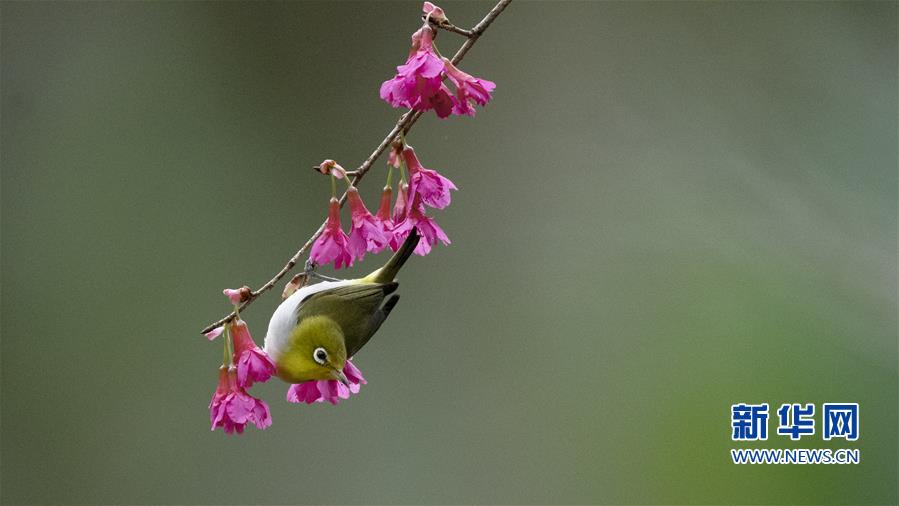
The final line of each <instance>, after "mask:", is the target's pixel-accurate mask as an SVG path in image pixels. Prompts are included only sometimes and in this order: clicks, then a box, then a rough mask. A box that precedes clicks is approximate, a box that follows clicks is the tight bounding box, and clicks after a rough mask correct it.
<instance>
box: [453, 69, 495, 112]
mask: <svg viewBox="0 0 899 506" xmlns="http://www.w3.org/2000/svg"><path fill="white" fill-rule="evenodd" d="M443 62H444V64H445V66H446V68H445V70H446V75H447V77H449V79H450V81H452V82H453V85H455V87H456V97H455V103H454V106H453V113H455V114H458V115H462V114H465V115H468V116H474V114H475V111H474V107H472V106H471V102H470V101H474V102H475V103H477V104H478V105H482V106H484V105H487V102H489V101H490V92H492V91H493V90H494V89H496V84H495V83H494V82H493V81H488V80H486V79H478V78H477V77H472V76H471V75H470V74H466V73H465V72H462V71H461V70H459V69H458V68H457V67H456V66H455V65H453V63H452V62H451V61H449V60H447V59H446V58H444V59H443Z"/></svg>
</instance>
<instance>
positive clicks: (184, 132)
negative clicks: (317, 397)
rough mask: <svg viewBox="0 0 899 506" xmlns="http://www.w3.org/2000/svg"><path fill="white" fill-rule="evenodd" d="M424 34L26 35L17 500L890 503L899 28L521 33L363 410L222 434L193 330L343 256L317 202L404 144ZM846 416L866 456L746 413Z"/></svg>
mask: <svg viewBox="0 0 899 506" xmlns="http://www.w3.org/2000/svg"><path fill="white" fill-rule="evenodd" d="M490 6H491V4H490V3H454V2H453V3H446V4H444V5H443V7H444V8H445V9H446V11H447V14H448V15H449V17H450V18H451V19H452V20H453V21H454V22H456V23H457V24H459V25H461V26H471V25H473V24H474V23H475V22H477V21H478V20H479V19H480V18H481V17H482V16H483V15H484V13H486V11H487V10H488V9H489V8H490ZM418 12H419V3H417V2H416V3H382V2H372V3H305V2H296V3H291V2H271V3H255V2H254V3H240V2H227V3H226V2H71V3H55V2H34V3H26V2H4V3H3V4H2V6H0V16H2V27H0V28H2V54H0V56H2V443H0V444H2V446H0V448H2V483H0V485H2V496H0V499H2V502H3V503H394V502H399V503H500V502H502V503H668V504H671V503H708V504H737V503H739V504H756V503H760V504H761V503H764V504H780V503H828V504H830V503H833V504H838V503H855V504H863V503H864V504H867V503H871V504H895V503H896V502H897V486H899V485H897V476H899V465H897V448H899V440H897V432H899V416H897V409H899V408H897V406H899V401H897V385H899V378H897V280H896V269H897V202H899V199H897V4H896V3H895V2H853V3H849V2H833V3H825V2H792V3H791V2H773V3H755V2H753V3H749V2H743V3H740V2H733V3H731V2H696V3H673V2H672V3H667V2H666V3H650V2H635V3H614V2H594V3H574V2H572V3H538V2H516V3H513V4H512V6H511V7H510V8H509V9H508V10H507V11H506V12H505V13H504V14H503V15H502V16H501V17H500V18H499V19H498V21H497V22H496V23H495V24H494V26H493V27H491V28H490V30H489V31H488V32H487V34H486V35H485V36H484V37H483V38H482V39H481V41H479V43H478V44H477V45H476V46H475V48H474V49H473V50H472V52H471V53H470V54H469V56H468V57H467V58H466V59H465V62H464V64H463V65H462V68H463V69H465V70H467V71H469V72H471V73H473V74H475V75H479V76H483V77H486V78H488V79H491V80H494V81H496V82H497V84H498V88H497V90H496V92H495V94H494V101H493V102H492V103H490V104H489V106H487V107H486V108H485V109H482V110H480V111H479V113H478V116H477V118H474V119H471V118H452V119H450V120H446V121H440V120H437V119H436V118H435V117H433V116H432V115H427V116H426V117H425V118H423V119H422V120H421V121H420V122H419V124H418V125H416V127H415V129H414V130H413V132H412V134H411V135H410V137H409V141H410V143H412V144H413V145H414V146H415V147H416V148H417V151H418V152H419V155H420V157H421V158H422V161H423V163H424V164H425V165H426V166H428V167H431V168H436V169H439V170H440V171H441V172H443V173H444V174H446V175H448V176H449V177H451V178H452V179H453V180H454V181H455V182H456V184H457V185H458V186H459V188H460V191H458V192H457V193H456V194H455V195H454V198H453V205H452V206H451V207H450V208H448V209H447V210H446V211H445V212H442V213H439V216H438V219H439V221H440V223H441V224H442V225H443V226H444V228H445V229H446V231H447V233H448V234H449V235H450V237H451V238H452V240H453V244H452V245H451V246H450V247H446V248H443V247H438V248H437V249H436V250H435V251H434V252H433V253H432V254H431V255H430V256H428V257H425V258H419V257H416V258H414V259H413V260H412V261H411V262H410V263H409V264H408V266H407V268H406V269H405V271H404V272H403V275H402V277H401V279H402V293H403V300H402V301H401V303H400V305H399V306H398V308H397V310H396V311H395V312H394V313H393V316H392V317H391V318H390V320H389V321H388V322H387V323H386V325H385V326H384V327H383V328H382V329H381V331H380V333H379V334H378V335H377V337H376V338H375V339H374V340H373V341H372V344H371V345H370V346H369V347H367V348H366V349H365V350H364V351H363V353H361V354H360V355H359V356H358V357H357V364H358V365H359V367H360V368H361V369H362V370H363V372H364V373H365V375H366V377H367V378H368V380H369V385H368V386H366V387H364V388H363V391H362V393H361V394H360V395H359V396H356V397H354V398H353V399H351V400H350V401H347V402H344V403H342V404H341V405H340V406H337V407H333V406H330V405H314V406H306V405H292V404H288V403H286V402H285V401H284V400H283V399H284V394H285V391H286V386H285V385H284V384H283V383H280V382H278V381H272V382H269V383H267V384H265V385H260V386H259V387H254V389H253V392H254V393H255V394H256V395H259V396H261V397H263V398H264V399H266V400H267V401H268V402H269V403H270V405H271V408H272V414H273V417H274V425H273V426H272V427H271V428H270V429H268V430H266V431H264V432H261V431H257V430H255V429H251V430H248V433H247V434H245V435H243V436H242V437H227V436H225V435H224V434H222V433H221V432H210V431H209V426H208V413H207V408H206V406H207V403H208V401H209V397H210V395H211V394H212V391H213V390H214V388H215V382H216V369H217V367H218V364H219V361H220V357H221V349H220V344H219V343H218V342H216V343H212V344H210V343H209V342H207V341H206V339H204V338H203V337H202V336H201V335H200V334H199V330H200V329H201V328H203V326H205V325H206V324H207V323H208V322H210V321H212V320H214V319H217V318H218V317H220V316H221V315H223V314H224V313H225V312H226V311H227V309H228V306H227V303H226V300H225V298H224V297H222V296H221V289H222V288H224V287H233V286H239V285H242V284H249V285H252V286H258V285H260V284H262V283H263V282H264V281H266V280H268V279H269V278H270V276H271V275H272V274H273V273H274V272H275V271H276V270H277V269H279V268H280V267H281V265H283V263H284V261H285V260H286V259H287V258H288V257H289V256H290V255H291V254H292V253H293V252H294V251H295V250H296V248H297V247H298V246H299V245H300V244H302V242H303V241H304V240H305V239H306V237H307V236H308V235H309V234H310V233H311V232H312V231H313V230H314V229H315V227H316V226H317V225H318V224H319V223H320V222H321V220H322V219H323V217H324V215H325V207H326V200H327V197H328V191H329V189H328V182H327V180H326V179H325V178H322V177H321V176H317V175H316V174H314V173H313V172H312V171H311V170H309V169H308V167H310V166H311V165H313V164H315V163H318V162H320V161H321V160H322V159H324V158H334V159H336V160H338V161H340V162H341V163H343V164H344V165H345V166H347V167H354V166H356V165H358V163H359V162H361V160H362V159H364V158H365V157H366V156H367V155H368V154H369V153H370V152H371V150H372V148H373V147H374V146H375V144H376V143H377V142H378V141H379V140H380V139H381V138H382V137H383V135H384V134H386V132H387V130H388V129H389V127H390V125H391V124H392V123H393V121H395V119H396V117H397V116H398V114H399V111H396V110H393V109H391V108H390V107H389V106H388V105H387V104H385V103H384V102H382V101H380V100H379V98H378V87H379V85H380V83H381V82H382V81H383V80H385V79H387V78H389V77H391V75H392V70H393V67H394V66H396V65H398V64H400V63H402V61H403V59H404V57H405V55H406V52H407V50H408V37H409V35H410V34H411V32H412V31H414V30H415V29H416V28H417V26H418V23H419V22H418V21H417V16H418ZM460 42H461V41H460V40H459V39H458V37H457V36H455V35H452V34H448V33H443V34H441V35H440V37H439V39H438V44H439V46H440V47H441V48H442V50H443V51H444V52H446V53H449V52H451V51H453V50H455V48H456V47H457V46H458V44H459V43H460ZM383 178H384V165H383V160H381V161H379V163H378V164H377V165H376V167H375V169H374V170H373V172H372V174H371V176H370V179H368V180H366V181H364V183H363V184H362V187H363V195H364V196H365V197H366V198H367V199H370V200H369V203H370V206H371V207H374V205H375V204H374V203H375V201H374V200H371V199H375V198H376V197H377V194H378V191H379V188H380V186H381V185H382V181H383ZM384 258H385V257H384V256H381V257H375V258H369V259H366V261H365V262H364V263H363V264H362V265H361V266H360V267H359V268H358V269H354V270H353V271H352V272H353V273H361V272H363V271H367V270H370V269H372V268H374V267H375V266H376V265H378V263H379V262H382V261H383V259H384ZM281 287H282V285H280V284H279V285H278V287H277V288H276V290H275V291H273V292H272V293H270V294H269V295H267V296H266V297H265V298H263V299H261V300H260V301H259V302H258V303H257V304H255V305H254V306H252V308H251V309H250V310H248V311H247V312H246V314H245V318H246V319H247V320H248V322H249V324H250V328H251V330H252V331H253V332H254V333H255V335H256V337H257V339H258V340H260V341H261V340H262V338H263V336H264V334H265V328H266V325H267V322H268V318H269V316H270V314H271V311H272V310H273V309H274V307H275V306H276V305H277V304H278V302H279V297H278V292H280V290H281ZM829 401H845V402H858V403H860V404H861V427H860V440H859V441H858V442H856V443H846V442H842V441H840V440H837V441H832V442H830V443H825V442H823V441H822V440H821V438H820V435H819V436H815V437H811V438H809V437H806V438H803V440H801V441H800V442H798V443H791V442H790V441H789V439H788V438H786V437H781V436H776V435H773V432H774V428H775V427H776V422H775V420H774V418H775V417H774V416H773V415H772V421H771V425H770V426H769V431H771V432H772V436H771V437H770V438H769V440H768V441H767V442H765V443H758V444H755V445H753V444H736V443H732V442H731V441H730V418H729V417H730V413H729V409H730V405H731V404H733V403H738V402H768V403H770V404H772V405H779V404H780V403H782V402H812V403H815V404H817V405H818V406H819V409H820V404H821V403H823V402H829ZM772 411H773V409H772ZM819 420H820V419H819ZM819 423H820V422H819ZM819 430H820V425H819ZM831 443H833V444H831ZM732 447H759V448H781V447H810V448H824V447H832V448H845V447H853V448H860V449H861V464H860V465H857V466H736V465H734V464H732V463H731V462H730V457H729V454H728V449H729V448H732Z"/></svg>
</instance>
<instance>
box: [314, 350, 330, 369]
mask: <svg viewBox="0 0 899 506" xmlns="http://www.w3.org/2000/svg"><path fill="white" fill-rule="evenodd" d="M312 359H313V360H315V361H316V362H318V363H319V364H321V365H325V362H327V361H328V352H327V351H325V349H324V348H316V349H315V351H313V352H312Z"/></svg>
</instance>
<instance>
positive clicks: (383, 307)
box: [265, 229, 419, 384]
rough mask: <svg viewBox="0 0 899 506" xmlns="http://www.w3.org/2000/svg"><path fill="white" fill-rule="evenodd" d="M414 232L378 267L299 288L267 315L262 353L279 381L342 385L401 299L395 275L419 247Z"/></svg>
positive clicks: (417, 237) (416, 235) (345, 382)
mask: <svg viewBox="0 0 899 506" xmlns="http://www.w3.org/2000/svg"><path fill="white" fill-rule="evenodd" d="M418 239H419V236H418V234H417V232H416V231H415V229H413V230H412V232H411V233H410V234H409V237H407V238H406V240H405V241H404V242H403V245H402V246H400V248H399V249H398V250H397V251H396V253H394V254H393V256H392V257H390V260H388V261H387V263H386V264H384V266H383V267H381V268H380V269H378V270H376V271H374V272H372V273H371V274H369V275H368V276H365V277H364V278H359V279H348V280H343V281H322V282H320V283H316V284H313V285H309V286H304V287H303V288H300V289H299V290H297V291H296V292H294V293H293V294H292V295H291V296H290V297H288V298H287V299H285V300H284V302H282V303H281V305H280V306H278V308H277V309H276V310H275V313H274V314H273V315H272V319H271V321H269V324H268V333H267V334H266V336H265V352H266V353H267V354H268V356H269V357H271V359H272V360H273V361H274V362H275V365H276V366H277V369H278V372H277V374H278V377H280V378H281V379H283V380H284V381H286V382H288V383H303V382H306V381H311V380H332V379H333V380H338V381H340V382H342V383H344V384H347V379H346V376H344V373H343V366H344V364H345V363H346V360H347V358H350V357H353V356H354V355H355V354H356V353H357V352H358V351H359V350H360V349H361V348H362V347H363V346H365V344H366V343H367V342H368V340H369V339H371V337H372V336H373V335H374V334H375V332H377V331H378V328H379V327H380V326H381V324H382V323H384V320H386V319H387V316H389V315H390V311H391V310H392V309H393V307H394V306H395V305H396V303H397V301H398V300H399V298H400V296H399V295H398V294H394V293H393V292H395V291H396V289H397V287H398V286H399V284H398V283H397V282H396V281H394V278H396V274H397V272H399V270H400V268H401V267H402V266H403V264H404V263H406V260H408V259H409V256H410V255H411V254H412V252H413V251H414V250H415V246H416V245H417V244H418Z"/></svg>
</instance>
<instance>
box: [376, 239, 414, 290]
mask: <svg viewBox="0 0 899 506" xmlns="http://www.w3.org/2000/svg"><path fill="white" fill-rule="evenodd" d="M418 239H419V236H418V231H417V230H416V229H414V228H413V229H412V231H411V232H409V237H406V240H405V241H403V245H402V246H400V249H398V250H396V253H394V254H393V256H392V257H390V260H388V261H387V263H386V264H384V267H381V268H380V269H378V270H376V271H375V272H372V273H371V274H369V275H368V276H366V277H365V278H364V279H365V281H369V282H372V283H390V282H391V281H393V280H394V278H396V275H397V273H398V272H399V271H400V268H401V267H402V266H403V264H404V263H406V260H409V257H410V256H412V252H413V251H415V247H416V246H418Z"/></svg>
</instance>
